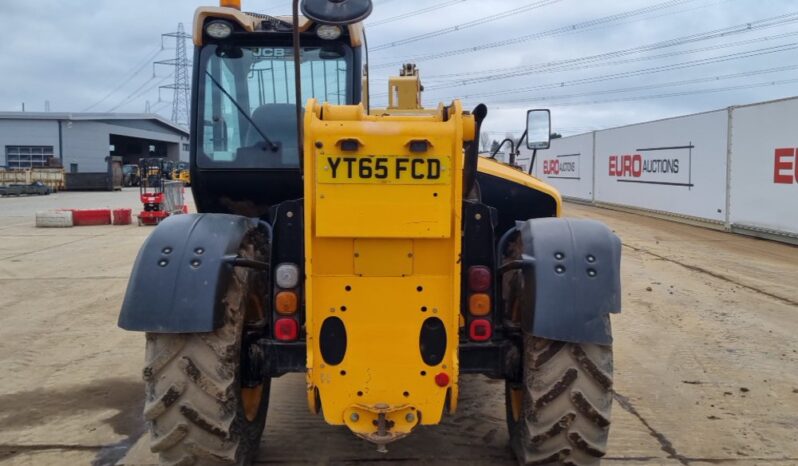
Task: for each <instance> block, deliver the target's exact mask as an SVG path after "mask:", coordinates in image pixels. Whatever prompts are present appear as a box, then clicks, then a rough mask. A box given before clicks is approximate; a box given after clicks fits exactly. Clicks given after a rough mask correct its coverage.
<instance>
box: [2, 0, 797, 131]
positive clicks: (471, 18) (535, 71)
mask: <svg viewBox="0 0 798 466" xmlns="http://www.w3.org/2000/svg"><path fill="white" fill-rule="evenodd" d="M243 3H244V9H245V10H247V11H258V12H264V13H270V14H280V13H286V12H288V2H287V1H285V0H243ZM211 4H212V3H211ZM200 5H202V2H200V1H197V0H168V1H166V0H136V1H119V0H93V1H87V0H68V1H65V0H25V1H11V0H0V24H2V25H3V26H4V27H3V28H2V30H3V31H4V37H3V39H2V41H1V42H0V70H2V74H1V75H0V80H2V81H1V84H2V86H0V111H15V110H20V109H21V106H22V103H23V102H25V104H26V108H27V110H28V111H43V110H44V108H45V101H49V102H50V109H51V110H52V111H59V112H60V111H65V112H79V111H83V110H84V109H87V108H91V110H92V111H111V110H113V111H117V112H143V111H144V109H145V105H146V101H148V100H149V101H150V104H151V105H152V108H153V109H154V110H155V111H158V112H160V113H161V114H162V115H164V116H166V117H167V118H169V117H170V115H171V106H170V104H169V103H168V101H169V100H171V98H172V95H171V93H170V91H167V90H162V91H161V94H160V101H159V95H158V90H157V84H158V83H162V84H169V81H170V78H169V77H168V75H169V73H170V72H171V71H172V70H171V69H169V67H166V66H159V67H156V68H155V69H154V70H153V66H152V65H151V64H150V62H152V61H154V60H165V59H170V58H174V45H173V42H169V41H166V42H165V45H166V46H167V47H166V48H165V49H164V50H161V37H160V35H161V34H162V33H165V32H171V31H174V30H175V29H176V28H177V24H178V23H180V22H182V23H184V24H185V26H186V29H187V30H188V31H190V29H191V21H192V17H193V12H194V9H195V8H196V7H197V6H200ZM421 9H426V10H428V11H426V13H424V14H414V13H415V12H417V11H418V10H421ZM405 14H407V15H406V17H405V18H402V19H400V18H397V17H398V16H401V15H405ZM713 31H714V32H715V33H714V34H713ZM367 32H368V36H369V46H370V47H371V49H372V51H371V53H370V63H371V66H372V70H373V73H372V74H373V76H372V78H373V84H372V91H373V94H374V97H373V100H374V103H377V104H379V103H383V104H384V102H385V98H384V97H381V96H380V94H382V93H384V89H385V87H386V83H387V77H388V76H389V74H391V73H395V72H396V71H397V70H398V67H399V63H400V62H402V61H403V60H409V59H418V58H421V60H417V62H418V65H419V67H420V69H421V76H422V81H423V83H424V84H425V86H426V88H427V89H428V91H427V92H426V93H425V98H424V100H425V103H426V104H427V105H428V106H433V105H434V104H435V103H436V102H437V101H439V100H443V99H445V100H446V101H449V100H451V99H452V98H455V97H458V96H464V99H463V100H464V103H465V106H466V107H467V108H471V107H473V106H475V105H476V104H478V103H480V102H484V103H486V104H488V106H489V108H490V113H489V117H488V121H487V123H486V126H485V129H486V130H487V131H490V132H491V136H492V137H495V138H498V139H500V138H501V137H502V136H503V135H504V133H506V132H513V133H516V135H518V134H517V133H518V132H519V130H520V129H522V128H523V126H524V122H523V118H524V112H525V110H526V109H528V108H539V107H546V108H551V109H552V118H553V124H554V130H555V131H558V132H560V133H563V134H566V135H568V134H577V133H581V132H587V131H590V130H593V129H600V128H607V127H612V126H618V125H623V124H628V123H633V122H639V121H648V120H653V119H658V118H663V117H669V116H676V115H682V114H688V113H695V112H701V111H706V110H713V109H718V108H723V107H726V106H729V105H735V104H744V103H751V102H756V101H761V100H769V99H776V98H781V97H786V96H794V95H798V1H796V0H607V1H596V0H536V1H524V0H500V1H496V0H491V1H485V0H483V1H479V0H428V1H418V0H375V8H374V13H373V14H372V16H371V18H369V20H368V21H367ZM425 34H426V36H424V35H425ZM419 36H421V37H419ZM666 41H670V42H666ZM654 44H658V45H656V46H654ZM189 45H190V44H189ZM475 47H476V48H478V49H479V50H477V51H474V50H473V48H475ZM468 49H472V50H468ZM442 53H446V54H447V55H448V56H445V57H436V56H435V55H439V54H442ZM153 73H155V74H154V75H153ZM112 91H114V92H113V93H112ZM109 93H110V95H109Z"/></svg>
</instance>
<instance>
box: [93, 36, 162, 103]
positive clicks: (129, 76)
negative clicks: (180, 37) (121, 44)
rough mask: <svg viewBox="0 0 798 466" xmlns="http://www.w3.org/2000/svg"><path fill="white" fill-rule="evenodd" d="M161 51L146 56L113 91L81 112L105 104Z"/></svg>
mask: <svg viewBox="0 0 798 466" xmlns="http://www.w3.org/2000/svg"><path fill="white" fill-rule="evenodd" d="M162 51H163V47H161V48H157V49H156V50H155V52H154V53H152V54H150V55H149V56H147V58H146V59H145V60H144V61H143V62H140V63H139V64H136V65H135V66H134V67H133V68H131V71H129V72H127V73H125V74H126V75H127V78H125V79H124V80H122V82H120V83H119V85H117V86H116V87H114V88H113V90H111V92H109V93H108V94H106V95H105V97H103V98H102V99H100V100H98V101H97V102H94V103H93V104H91V105H89V106H88V107H86V108H84V109H83V110H81V112H88V111H89V110H91V109H93V108H95V107H97V106H98V105H100V104H102V103H103V102H105V101H106V100H108V99H109V98H111V96H112V95H114V94H116V93H117V92H118V91H119V90H120V89H122V88H123V87H125V85H126V84H127V83H129V82H130V81H132V80H133V78H135V77H136V76H138V75H139V73H141V72H142V71H143V70H144V68H145V67H146V66H147V65H148V64H150V63H151V62H152V60H154V59H155V57H157V56H158V55H159V54H160V53H161V52H162Z"/></svg>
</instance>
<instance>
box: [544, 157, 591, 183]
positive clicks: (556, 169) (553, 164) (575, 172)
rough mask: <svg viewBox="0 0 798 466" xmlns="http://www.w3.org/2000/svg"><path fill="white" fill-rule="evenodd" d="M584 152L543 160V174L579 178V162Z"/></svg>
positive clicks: (551, 176) (566, 178) (572, 178)
mask: <svg viewBox="0 0 798 466" xmlns="http://www.w3.org/2000/svg"><path fill="white" fill-rule="evenodd" d="M581 155H582V154H563V155H558V156H557V157H556V158H553V159H545V160H543V174H544V175H546V178H560V179H564V180H578V179H580V177H579V163H580V158H581Z"/></svg>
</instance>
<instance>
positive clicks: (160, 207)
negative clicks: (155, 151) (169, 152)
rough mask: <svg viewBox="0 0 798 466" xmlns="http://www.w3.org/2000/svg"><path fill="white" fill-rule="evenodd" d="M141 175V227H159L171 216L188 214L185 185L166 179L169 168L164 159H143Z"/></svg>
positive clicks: (139, 220) (139, 218) (140, 169)
mask: <svg viewBox="0 0 798 466" xmlns="http://www.w3.org/2000/svg"><path fill="white" fill-rule="evenodd" d="M139 173H140V174H141V177H142V178H141V181H140V184H139V198H140V200H141V203H142V204H143V206H144V207H143V209H142V211H141V213H139V215H138V223H139V226H141V225H158V224H159V223H161V221H162V220H163V219H165V218H166V217H169V216H170V215H176V214H183V213H186V212H187V208H186V205H185V201H184V199H183V194H184V191H185V189H184V187H183V183H181V182H179V181H170V180H169V179H167V178H166V175H167V173H168V166H167V165H166V164H165V163H164V160H163V159H160V158H146V159H141V160H140V161H139Z"/></svg>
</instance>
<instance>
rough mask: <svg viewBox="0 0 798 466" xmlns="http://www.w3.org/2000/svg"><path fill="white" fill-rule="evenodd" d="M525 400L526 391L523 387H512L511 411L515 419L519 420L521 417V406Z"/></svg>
mask: <svg viewBox="0 0 798 466" xmlns="http://www.w3.org/2000/svg"><path fill="white" fill-rule="evenodd" d="M523 402H524V391H523V390H521V389H516V388H511V389H510V411H511V413H512V415H513V421H514V422H518V420H519V419H521V407H522V404H523Z"/></svg>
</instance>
